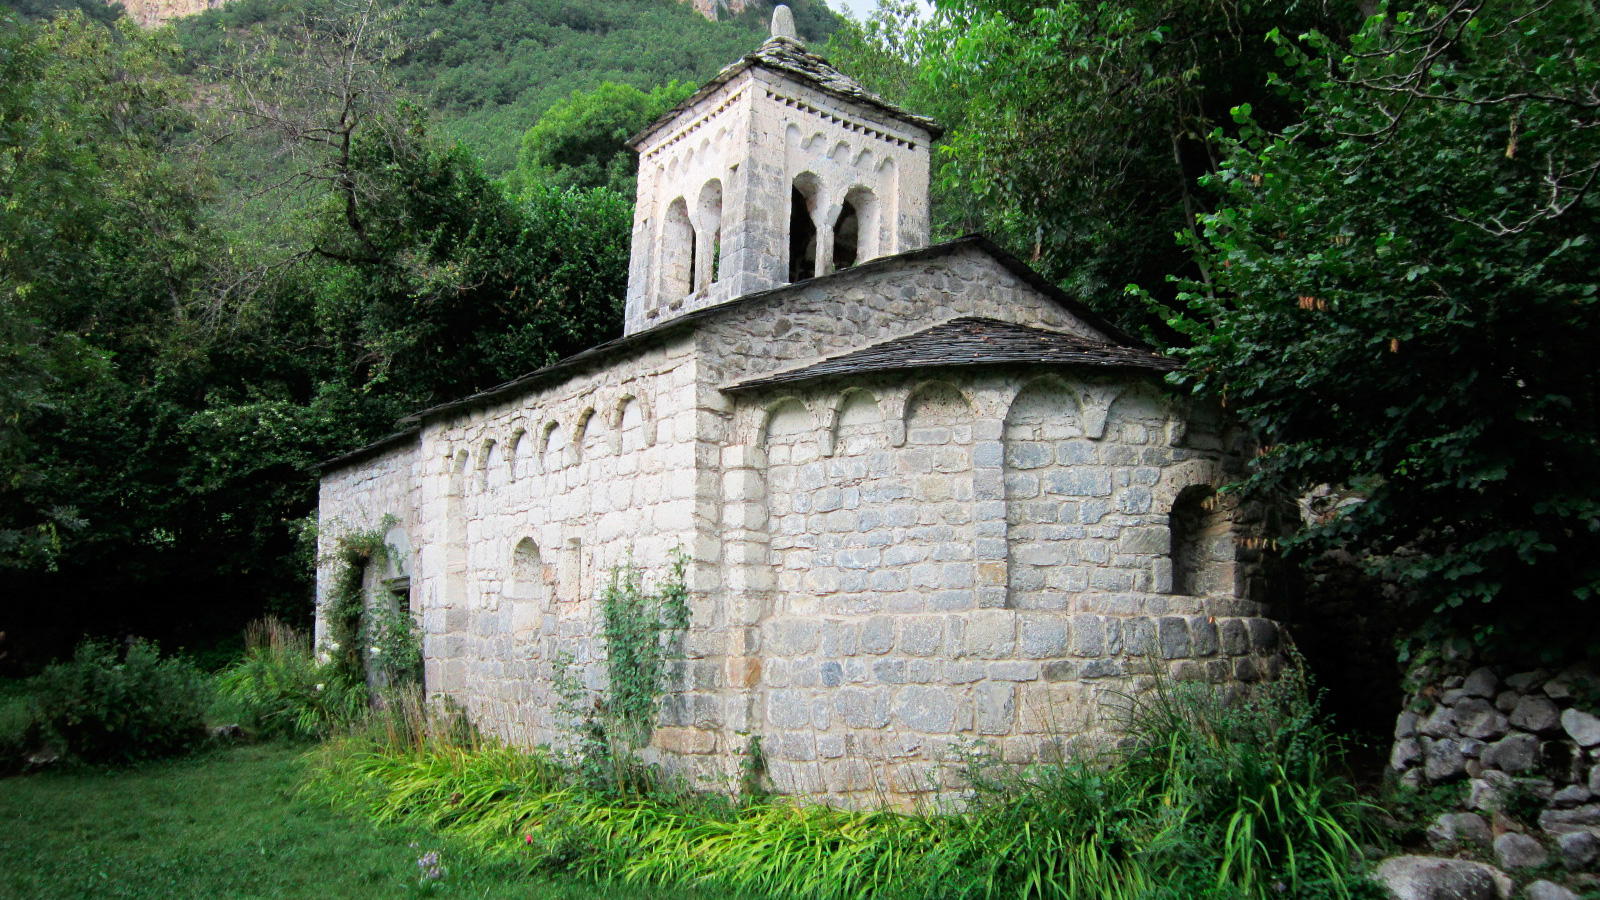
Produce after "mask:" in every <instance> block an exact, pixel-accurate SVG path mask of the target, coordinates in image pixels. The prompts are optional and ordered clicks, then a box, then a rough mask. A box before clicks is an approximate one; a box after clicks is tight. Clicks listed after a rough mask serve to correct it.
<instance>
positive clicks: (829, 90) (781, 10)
mask: <svg viewBox="0 0 1600 900" xmlns="http://www.w3.org/2000/svg"><path fill="white" fill-rule="evenodd" d="M752 66H760V67H761V68H764V69H769V70H771V71H774V72H779V73H782V74H784V75H787V76H789V77H790V78H793V79H795V80H796V81H799V82H802V83H803V84H807V85H810V86H811V87H814V88H816V89H817V90H819V91H822V92H823V93H825V94H829V95H831V96H834V97H838V98H839V99H841V100H848V101H851V102H853V103H860V104H863V105H865V106H870V107H873V108H875V109H878V110H879V111H881V112H883V113H886V114H888V115H890V116H893V117H894V118H896V119H899V120H901V121H903V122H908V123H910V124H912V125H916V126H917V127H919V128H922V129H924V130H926V131H927V132H928V134H929V136H930V137H931V138H933V139H935V140H937V139H938V138H939V137H940V136H941V135H943V134H944V129H943V128H942V127H940V125H939V123H938V122H936V121H934V120H933V119H930V118H928V117H927V116H922V115H918V114H916V113H914V112H911V111H910V110H907V109H903V108H901V107H899V106H896V105H894V104H893V103H890V102H889V101H887V100H885V99H883V98H882V97H880V96H878V95H877V94H874V93H873V92H871V91H869V90H867V89H866V88H864V87H862V86H861V83H860V82H858V81H856V80H855V79H854V78H851V77H850V76H849V75H846V74H844V73H843V72H841V71H839V70H838V69H835V68H834V67H833V65H832V64H830V63H829V62H828V60H827V59H825V58H824V57H822V56H819V55H817V54H815V53H812V52H811V51H810V50H807V49H806V45H805V43H804V42H803V41H801V40H800V36H799V35H798V34H797V33H796V32H795V25H794V13H792V12H790V10H789V7H787V6H779V7H777V8H776V9H774V10H773V12H772V36H771V37H770V38H768V39H767V42H766V43H764V44H762V45H761V46H760V47H758V48H757V49H756V50H755V52H753V53H750V54H747V55H746V56H744V57H743V58H742V59H740V60H739V61H738V62H736V63H734V64H733V65H731V66H728V67H727V68H725V69H723V70H722V71H721V72H718V73H717V74H716V76H714V77H713V78H712V79H711V80H710V81H707V82H706V83H705V84H704V85H703V86H702V87H701V88H700V90H698V91H696V92H695V93H694V96H692V97H690V98H689V99H687V100H685V101H683V102H682V103H679V104H678V105H677V106H674V107H673V108H672V109H670V110H668V111H667V113H666V114H665V115H663V116H662V117H661V118H659V119H657V120H655V121H654V122H652V123H651V124H650V126H649V127H648V128H646V129H645V130H643V131H641V132H639V133H638V134H636V135H634V136H633V137H632V138H630V139H629V140H628V146H630V147H633V148H635V149H637V148H638V147H639V145H640V144H642V143H643V142H644V141H645V140H647V139H648V138H649V137H650V135H652V134H655V133H656V132H657V131H658V130H660V129H661V128H663V127H664V126H666V125H667V124H668V123H670V122H672V121H673V120H674V119H676V118H677V117H678V115H679V114H680V113H681V112H683V111H684V110H686V109H688V108H689V107H691V106H694V105H695V104H696V103H699V102H700V101H701V100H702V99H704V98H705V97H707V96H709V95H710V94H712V93H714V92H715V91H716V90H717V88H720V87H722V86H723V85H724V84H727V83H728V82H729V81H731V80H733V79H734V78H735V77H737V76H738V75H739V73H740V72H743V71H745V70H746V69H749V68H751V67H752Z"/></svg>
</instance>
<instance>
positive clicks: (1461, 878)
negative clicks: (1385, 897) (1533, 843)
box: [1373, 856, 1511, 900]
mask: <svg viewBox="0 0 1600 900" xmlns="http://www.w3.org/2000/svg"><path fill="white" fill-rule="evenodd" d="M1373 877H1375V878H1376V879H1377V880H1378V881H1379V882H1382V884H1383V886H1384V887H1386V888H1388V889H1389V892H1390V893H1392V894H1393V895H1394V897H1395V900H1506V898H1508V897H1510V896H1511V878H1510V876H1508V875H1506V873H1504V872H1502V871H1500V870H1499V869H1496V868H1495V867H1494V866H1489V865H1484V864H1483V863H1477V862H1469V861H1467V860H1464V859H1440V858H1438V857H1433V856H1395V857H1390V858H1389V859H1386V860H1384V861H1383V862H1382V863H1380V864H1379V865H1378V870H1377V872H1375V873H1374V874H1373Z"/></svg>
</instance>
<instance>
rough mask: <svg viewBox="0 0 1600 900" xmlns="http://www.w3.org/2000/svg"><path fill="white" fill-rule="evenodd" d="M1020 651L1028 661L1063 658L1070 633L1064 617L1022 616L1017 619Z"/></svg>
mask: <svg viewBox="0 0 1600 900" xmlns="http://www.w3.org/2000/svg"><path fill="white" fill-rule="evenodd" d="M1019 625H1020V628H1019V635H1020V645H1021V647H1020V649H1021V652H1022V655H1023V656H1026V657H1028V658H1029V659H1049V658H1052V657H1057V656H1064V655H1066V652H1067V644H1068V641H1069V640H1070V637H1071V633H1070V630H1069V628H1068V623H1067V620H1066V618H1065V617H1062V616H1058V615H1044V616H1040V615H1022V616H1020V617H1019Z"/></svg>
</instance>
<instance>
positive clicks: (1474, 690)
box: [1461, 666, 1500, 699]
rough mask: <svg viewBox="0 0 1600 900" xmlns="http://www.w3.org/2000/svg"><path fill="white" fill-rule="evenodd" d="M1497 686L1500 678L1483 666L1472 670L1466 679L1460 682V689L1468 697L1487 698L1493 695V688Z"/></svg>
mask: <svg viewBox="0 0 1600 900" xmlns="http://www.w3.org/2000/svg"><path fill="white" fill-rule="evenodd" d="M1499 686H1500V679H1499V677H1498V676H1496V675H1495V674H1494V670H1493V669H1491V668H1489V667H1488V666H1483V667H1480V668H1477V669H1473V670H1472V672H1471V674H1469V675H1468V676H1467V680H1466V681H1463V682H1462V683H1461V690H1462V691H1463V692H1464V693H1465V694H1466V695H1467V696H1469V697H1483V698H1485V699H1488V698H1491V697H1493V696H1494V692H1495V689H1496V688H1498V687H1499Z"/></svg>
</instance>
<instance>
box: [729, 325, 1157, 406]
mask: <svg viewBox="0 0 1600 900" xmlns="http://www.w3.org/2000/svg"><path fill="white" fill-rule="evenodd" d="M1005 363H1032V364H1038V363H1046V364H1054V365H1075V366H1096V367H1105V368H1118V369H1147V370H1150V371H1153V372H1170V371H1173V370H1174V369H1177V368H1179V364H1178V362H1177V361H1176V360H1173V359H1172V358H1170V357H1167V356H1163V355H1162V354H1160V353H1156V352H1154V351H1152V350H1146V349H1137V348H1132V347H1123V346H1119V345H1117V344H1112V343H1108V342H1105V341H1096V340H1092V339H1090V338H1086V337H1083V336H1082V335H1077V334H1072V333H1071V332H1065V331H1054V330H1051V329H1045V328H1037V327H1034V326H1031V325H1021V324H1018V323H1016V322H1007V321H1003V320H1000V319H993V318H989V317H986V316H961V317H958V318H955V319H951V320H949V321H946V322H940V323H939V324H937V325H932V326H930V327H928V328H924V329H922V330H921V331H916V332H912V333H911V334H904V335H900V336H898V337H893V338H889V339H888V340H885V341H880V342H879V343H876V344H872V345H869V346H866V347H862V348H860V349H857V350H851V351H849V352H848V353H841V354H838V355H837V356H830V357H828V358H826V359H823V360H820V361H817V362H812V363H807V364H805V365H803V366H798V367H796V368H793V369H788V370H786V371H783V372H776V373H769V374H766V375H760V376H757V377H755V378H749V379H746V380H744V381H740V382H735V383H733V384H730V385H727V386H725V387H723V388H722V390H723V391H724V392H729V393H732V392H735V391H743V390H750V389H752V388H759V387H768V386H771V385H775V384H788V383H793V382H799V381H810V380H812V379H815V378H825V377H828V376H832V375H859V374H863V373H867V372H887V371H895V370H899V369H909V368H943V367H954V366H982V365H999V364H1005Z"/></svg>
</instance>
